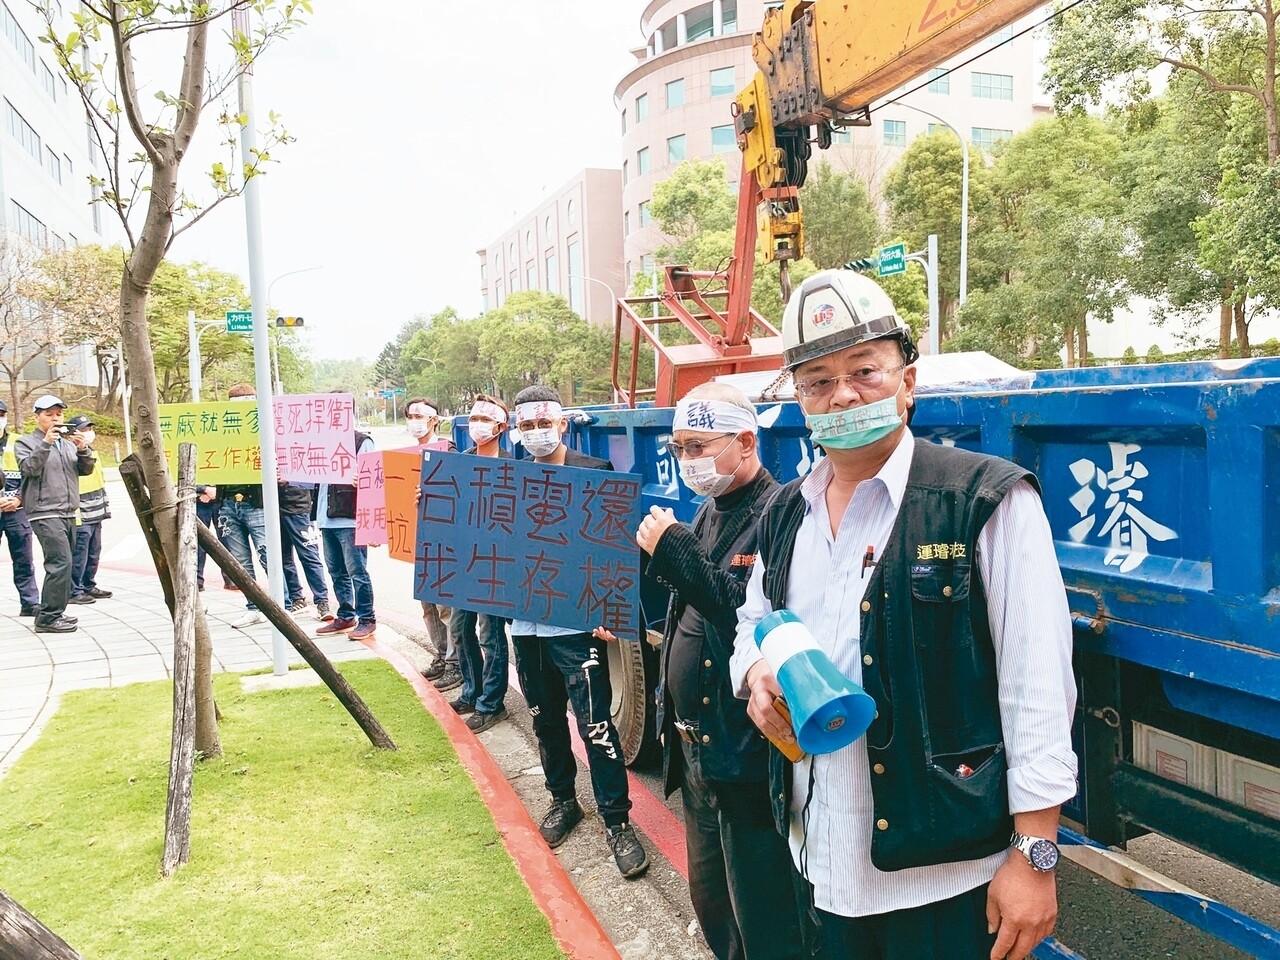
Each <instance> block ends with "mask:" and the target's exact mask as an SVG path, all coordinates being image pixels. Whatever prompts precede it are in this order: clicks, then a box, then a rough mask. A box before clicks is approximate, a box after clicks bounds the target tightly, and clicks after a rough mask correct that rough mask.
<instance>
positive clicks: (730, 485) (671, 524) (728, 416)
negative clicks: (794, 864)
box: [597, 383, 804, 960]
mask: <svg viewBox="0 0 1280 960" xmlns="http://www.w3.org/2000/svg"><path fill="white" fill-rule="evenodd" d="M667 450H668V451H669V452H670V453H671V455H672V456H673V457H675V458H677V463H678V464H679V470H680V477H681V480H682V481H683V482H684V483H685V485H686V486H688V487H689V489H690V490H692V491H693V492H694V493H696V494H699V495H700V496H704V497H706V498H707V499H706V500H705V501H704V502H703V503H702V506H701V507H700V508H699V509H698V513H697V515H696V516H695V517H694V520H693V524H692V525H691V526H685V525H684V524H681V523H677V522H676V519H675V516H674V515H673V514H672V512H671V511H670V510H664V509H661V508H659V507H653V508H652V509H651V510H650V512H649V515H648V516H647V517H645V518H644V520H643V521H642V522H641V524H640V529H639V530H638V531H637V533H636V540H637V542H638V543H639V544H640V547H641V548H642V549H643V550H644V551H645V552H646V553H648V554H649V556H650V560H649V564H648V569H647V575H648V576H651V577H654V578H656V579H657V580H658V581H659V582H660V583H662V584H663V585H664V586H666V587H667V588H668V589H670V590H671V600H670V603H669V604H668V607H667V620H666V627H665V629H664V631H663V641H662V687H661V690H662V695H661V697H662V698H661V701H660V704H659V712H658V725H659V726H658V729H659V731H660V732H661V735H662V757H663V769H664V774H665V786H666V794H667V795H668V796H670V795H671V793H673V792H674V791H675V790H677V789H679V790H680V795H681V799H682V800H683V806H684V820H685V844H686V846H687V847H688V851H689V894H690V898H691V899H692V901H693V909H694V913H695V914H697V917H698V924H699V925H700V926H701V927H702V932H703V935H704V936H705V937H706V940H707V944H708V946H710V948H711V952H712V953H713V954H715V956H716V957H717V960H730V958H738V957H751V958H752V960H800V958H801V957H803V956H804V946H803V942H802V937H801V925H800V917H801V912H800V909H799V907H798V905H797V902H796V900H795V898H794V897H792V896H791V893H792V887H791V885H790V884H789V883H788V882H786V881H787V878H788V877H790V875H791V857H790V853H789V852H788V850H787V842H786V840H785V839H784V838H783V837H782V836H781V835H780V834H779V833H778V832H777V830H775V829H774V826H773V816H772V813H771V808H770V805H769V771H768V763H767V756H768V755H767V749H768V744H767V742H766V741H765V739H764V737H762V736H761V735H760V731H759V730H757V729H756V727H755V726H754V725H753V724H752V722H751V721H750V719H748V717H747V710H746V704H745V703H744V702H743V701H742V700H739V699H737V698H736V697H735V696H734V687H733V685H732V683H731V682H730V679H729V660H730V657H731V656H732V654H733V640H734V634H735V632H736V630H737V625H738V612H737V611H738V607H739V606H740V605H741V604H742V601H743V599H745V597H746V593H747V579H748V577H750V575H751V570H752V564H753V562H754V560H755V553H756V527H757V524H758V522H759V519H760V515H761V513H762V512H763V510H764V506H765V504H766V503H767V502H768V500H769V497H770V496H771V495H772V493H773V492H774V491H775V490H776V489H777V487H778V484H777V482H776V481H775V480H774V479H773V477H772V476H770V475H769V471H767V470H765V469H764V467H763V466H761V464H760V457H759V448H758V441H757V437H756V411H755V407H754V405H752V403H751V401H749V400H748V399H747V398H746V397H745V396H743V394H742V393H741V391H739V390H737V389H736V388H734V387H731V386H727V385H724V384H717V383H708V384H703V385H702V386H699V387H695V388H694V389H693V390H691V391H690V392H689V393H688V395H687V396H685V397H684V399H682V400H681V401H680V402H679V403H677V404H676V409H675V416H674V418H673V421H672V427H671V442H670V443H669V444H667ZM597 635H600V634H599V633H598V634H597ZM780 879H781V880H782V883H781V884H780V883H779V880H780Z"/></svg>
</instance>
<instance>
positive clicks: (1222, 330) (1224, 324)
mask: <svg viewBox="0 0 1280 960" xmlns="http://www.w3.org/2000/svg"><path fill="white" fill-rule="evenodd" d="M1233 290H1234V288H1233V286H1232V285H1231V284H1229V283H1228V284H1227V285H1226V286H1225V287H1223V288H1222V299H1221V300H1219V301H1218V359H1219V360H1226V359H1227V358H1228V357H1230V356H1231V321H1232V312H1231V295H1232V292H1233Z"/></svg>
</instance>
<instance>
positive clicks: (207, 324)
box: [187, 310, 224, 403]
mask: <svg viewBox="0 0 1280 960" xmlns="http://www.w3.org/2000/svg"><path fill="white" fill-rule="evenodd" d="M223 322H224V321H222V320H205V321H203V322H199V321H197V320H196V312H195V311H194V310H188V311H187V382H188V384H189V385H190V387H191V402H192V403H199V402H200V388H201V387H202V386H203V385H204V380H203V377H204V374H203V373H201V369H200V368H201V367H202V366H203V364H202V362H201V359H200V338H201V337H202V336H204V332H205V331H206V330H211V329H212V328H214V327H221V326H222V325H223Z"/></svg>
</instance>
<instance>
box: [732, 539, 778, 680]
mask: <svg viewBox="0 0 1280 960" xmlns="http://www.w3.org/2000/svg"><path fill="white" fill-rule="evenodd" d="M772 612H773V607H772V606H771V605H770V603H769V601H768V600H767V599H766V598H765V595H764V559H763V558H762V557H756V562H755V563H754V564H752V565H751V579H750V580H748V581H747V599H746V600H744V601H743V604H742V606H741V607H739V608H738V633H737V636H736V637H735V638H734V641H733V656H732V657H730V658H729V682H730V683H731V684H733V690H734V693H735V695H736V696H738V697H739V698H741V699H743V700H745V699H746V698H747V697H748V696H750V694H751V690H750V689H749V688H748V687H747V671H749V670H750V669H751V668H752V667H754V666H755V665H756V664H757V663H759V662H760V661H761V660H762V659H764V658H763V657H761V656H760V648H759V647H757V646H756V624H757V623H759V622H760V621H761V620H763V619H764V618H765V617H767V616H768V615H769V614H770V613H772Z"/></svg>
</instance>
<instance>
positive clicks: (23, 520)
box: [0, 400, 40, 617]
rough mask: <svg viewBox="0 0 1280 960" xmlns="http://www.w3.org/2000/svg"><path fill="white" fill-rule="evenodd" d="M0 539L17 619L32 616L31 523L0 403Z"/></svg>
mask: <svg viewBox="0 0 1280 960" xmlns="http://www.w3.org/2000/svg"><path fill="white" fill-rule="evenodd" d="M0 467H2V468H3V480H0V538H3V539H6V540H8V541H9V558H10V559H11V560H12V561H13V585H14V587H15V588H16V589H17V591H18V600H19V607H18V616H20V617H34V616H35V615H36V612H37V609H38V608H39V606H40V585H39V584H38V583H36V563H35V557H34V556H33V554H32V553H31V539H32V537H33V536H34V535H33V534H32V532H31V521H30V520H28V519H27V511H25V510H23V509H22V493H21V489H20V488H21V487H22V473H21V471H19V470H18V456H17V453H16V452H15V447H14V445H13V444H11V443H9V405H8V404H7V403H5V402H4V401H3V400H0Z"/></svg>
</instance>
